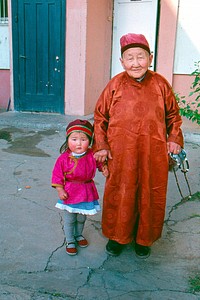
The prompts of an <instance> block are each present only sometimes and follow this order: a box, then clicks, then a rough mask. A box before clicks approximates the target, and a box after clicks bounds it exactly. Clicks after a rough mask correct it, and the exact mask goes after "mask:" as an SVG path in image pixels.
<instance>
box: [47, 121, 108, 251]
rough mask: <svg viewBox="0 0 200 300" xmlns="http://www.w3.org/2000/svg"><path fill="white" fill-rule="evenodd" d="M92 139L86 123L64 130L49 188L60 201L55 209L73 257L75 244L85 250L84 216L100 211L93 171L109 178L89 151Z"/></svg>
mask: <svg viewBox="0 0 200 300" xmlns="http://www.w3.org/2000/svg"><path fill="white" fill-rule="evenodd" d="M92 139H93V126H92V125H91V124H90V122H88V121H86V120H79V119H77V120H75V121H73V122H71V123H69V125H68V126H67V128H66V141H65V142H64V144H63V145H62V146H61V148H60V153H61V155H60V156H59V157H58V159H57V160H56V163H55V166H54V168H53V172H52V187H54V188H56V190H57V192H58V197H59V200H58V202H57V204H56V207H57V208H59V209H61V210H64V231H65V236H66V252H67V254H69V255H76V254H77V248H76V245H77V244H78V245H79V246H80V247H87V246H88V241H87V240H86V239H85V238H84V237H83V235H82V232H83V228H84V224H85V221H86V215H94V214H96V213H97V212H98V211H99V210H100V205H99V202H98V199H99V196H98V192H97V189H96V186H95V184H94V181H93V178H94V177H95V173H96V169H97V168H98V170H99V171H102V173H103V175H104V176H108V169H107V167H106V165H103V164H102V163H97V162H96V160H95V158H94V157H93V152H92V150H91V149H90V148H89V146H91V144H92Z"/></svg>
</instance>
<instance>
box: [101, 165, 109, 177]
mask: <svg viewBox="0 0 200 300" xmlns="http://www.w3.org/2000/svg"><path fill="white" fill-rule="evenodd" d="M102 174H103V176H105V177H108V175H109V170H108V166H107V165H104V166H103V168H102Z"/></svg>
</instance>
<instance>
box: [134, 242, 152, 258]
mask: <svg viewBox="0 0 200 300" xmlns="http://www.w3.org/2000/svg"><path fill="white" fill-rule="evenodd" d="M135 253H136V255H137V256H138V257H139V258H147V257H149V255H150V253H151V249H150V247H148V246H142V245H139V244H136V243H135Z"/></svg>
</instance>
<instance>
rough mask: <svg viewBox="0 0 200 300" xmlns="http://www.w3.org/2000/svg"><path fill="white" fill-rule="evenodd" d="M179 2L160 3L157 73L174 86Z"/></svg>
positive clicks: (166, 1)
mask: <svg viewBox="0 0 200 300" xmlns="http://www.w3.org/2000/svg"><path fill="white" fill-rule="evenodd" d="M178 2H179V0H161V1H160V24H159V32H158V51H157V67H156V71H157V72H158V73H160V74H162V75H163V76H165V78H166V79H167V80H168V81H169V83H170V84H172V81H173V67H174V53H175V42H176V27H177V16H178Z"/></svg>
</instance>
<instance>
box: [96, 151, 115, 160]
mask: <svg viewBox="0 0 200 300" xmlns="http://www.w3.org/2000/svg"><path fill="white" fill-rule="evenodd" d="M94 158H95V159H96V160H97V161H99V162H104V161H105V160H106V159H112V155H111V152H110V150H99V151H97V152H96V153H94Z"/></svg>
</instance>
